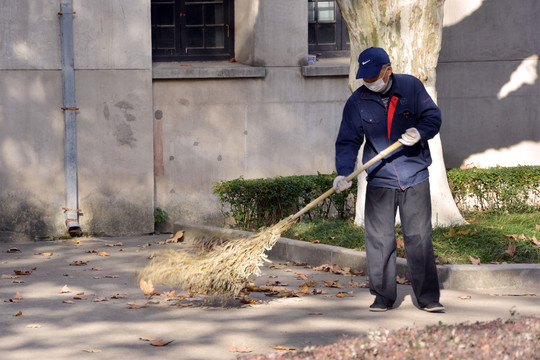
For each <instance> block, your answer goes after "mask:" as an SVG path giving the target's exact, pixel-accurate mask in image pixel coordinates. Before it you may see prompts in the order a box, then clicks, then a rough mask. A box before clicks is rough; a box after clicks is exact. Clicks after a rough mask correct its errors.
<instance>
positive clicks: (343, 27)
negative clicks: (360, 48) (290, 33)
mask: <svg viewBox="0 0 540 360" xmlns="http://www.w3.org/2000/svg"><path fill="white" fill-rule="evenodd" d="M323 1H329V0H308V2H309V3H313V4H314V10H313V11H314V21H309V14H308V51H309V53H310V54H315V55H317V56H319V57H340V56H349V54H350V48H351V45H350V41H349V37H348V32H347V24H346V23H345V20H343V18H342V17H341V11H340V9H339V6H338V4H337V2H336V1H335V0H333V3H334V14H335V19H334V20H333V21H324V20H319V18H318V15H319V12H318V6H319V2H323ZM308 11H309V9H308ZM324 26H334V28H335V33H334V34H335V37H334V40H335V41H334V42H333V43H326V44H325V43H319V38H320V32H321V30H322V28H323V27H324ZM312 40H314V42H312Z"/></svg>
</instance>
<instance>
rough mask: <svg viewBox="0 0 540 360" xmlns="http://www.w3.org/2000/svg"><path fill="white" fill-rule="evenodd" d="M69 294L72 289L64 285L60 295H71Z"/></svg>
mask: <svg viewBox="0 0 540 360" xmlns="http://www.w3.org/2000/svg"><path fill="white" fill-rule="evenodd" d="M69 292H71V289H70V288H68V286H67V285H64V287H63V288H62V289H60V294H64V293H69Z"/></svg>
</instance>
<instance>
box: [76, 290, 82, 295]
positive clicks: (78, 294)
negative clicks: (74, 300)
mask: <svg viewBox="0 0 540 360" xmlns="http://www.w3.org/2000/svg"><path fill="white" fill-rule="evenodd" d="M75 295H84V291H83V292H80V293H77V294H75Z"/></svg>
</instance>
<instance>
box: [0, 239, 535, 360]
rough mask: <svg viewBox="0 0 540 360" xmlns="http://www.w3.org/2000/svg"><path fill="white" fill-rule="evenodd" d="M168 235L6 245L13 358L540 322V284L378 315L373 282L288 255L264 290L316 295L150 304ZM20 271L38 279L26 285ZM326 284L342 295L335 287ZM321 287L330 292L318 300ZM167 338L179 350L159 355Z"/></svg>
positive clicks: (406, 295)
mask: <svg viewBox="0 0 540 360" xmlns="http://www.w3.org/2000/svg"><path fill="white" fill-rule="evenodd" d="M231 234H232V235H235V233H231ZM168 237H169V235H154V236H139V237H129V238H92V239H86V238H83V239H81V241H80V244H79V245H77V244H76V243H75V242H74V241H73V240H70V241H55V242H35V243H15V244H0V274H2V278H1V279H0V299H1V301H2V302H1V303H0V329H1V333H0V334H1V335H0V354H1V358H2V359H5V360H11V359H13V360H15V359H31V358H41V359H71V358H74V357H77V358H83V359H85V358H89V359H90V358H91V359H119V358H121V359H124V358H129V359H153V358H161V359H235V358H237V357H238V356H241V355H245V354H246V353H240V352H234V351H233V350H242V349H249V351H251V352H250V353H249V354H256V353H263V354H266V353H269V352H272V351H276V350H273V348H274V347H275V346H278V345H282V346H284V347H291V348H296V349H302V348H305V347H309V346H314V345H323V344H329V343H333V342H335V341H336V340H338V339H339V338H340V337H341V336H343V335H348V336H362V335H365V334H366V333H368V332H369V331H372V330H377V329H379V328H387V329H398V328H401V327H404V326H425V325H431V324H437V323H439V321H441V322H443V323H446V324H451V323H458V322H466V321H469V322H475V321H487V320H493V319H496V318H507V317H509V316H510V315H511V313H517V314H522V315H531V314H539V313H540V306H539V305H540V297H539V296H540V286H539V284H538V278H536V279H534V282H532V283H531V282H524V283H517V285H518V286H516V287H513V288H509V287H506V286H505V287H504V288H502V289H497V288H490V289H483V290H482V289H475V290H472V289H467V290H462V289H444V290H443V291H442V298H441V302H442V303H443V304H444V305H445V306H446V313H441V314H430V313H426V312H423V311H420V310H418V309H417V308H416V307H415V305H414V301H413V299H412V289H411V287H410V286H409V285H398V289H399V298H398V302H397V304H396V308H395V309H392V310H390V311H387V312H385V313H371V312H369V311H368V309H367V308H368V306H369V305H370V304H371V302H372V301H373V298H372V296H371V295H370V294H369V290H368V289H366V288H363V287H361V285H362V284H363V283H365V281H366V280H367V279H366V277H365V276H354V277H351V276H343V275H337V274H332V273H328V272H322V271H315V270H313V269H312V268H310V267H305V266H302V265H295V264H294V263H293V262H291V261H288V260H294V261H300V260H296V259H287V258H282V257H280V256H279V255H280V254H283V252H282V250H280V246H281V245H277V246H276V248H275V250H273V251H272V252H271V255H272V256H271V257H272V258H274V260H273V262H274V265H272V266H270V267H269V266H265V267H264V268H263V275H262V276H260V277H258V278H257V279H255V283H254V286H255V287H260V286H262V285H266V286H271V285H274V286H278V287H281V288H282V290H283V291H282V293H286V292H292V291H300V290H301V287H300V285H301V284H304V283H306V279H307V281H310V282H312V283H311V284H312V285H314V284H315V283H316V285H315V286H314V287H312V288H310V294H309V295H304V296H301V297H279V296H266V295H265V294H264V293H262V292H252V293H251V294H250V295H249V296H248V298H247V299H248V300H250V301H251V302H252V304H243V303H240V302H239V301H236V302H234V303H233V304H229V306H228V307H224V306H222V305H220V304H211V303H205V302H204V298H203V297H200V296H196V297H195V298H192V299H189V298H187V299H181V298H179V297H178V295H185V294H183V293H178V294H177V296H173V294H169V295H170V296H169V297H167V296H165V295H164V294H165V293H166V292H167V291H169V290H171V289H169V288H166V287H157V289H156V290H157V291H158V292H160V293H161V294H163V295H160V296H154V297H153V298H152V299H151V300H150V301H147V299H146V298H145V296H144V294H143V293H142V291H141V290H140V288H139V285H138V284H137V283H136V281H135V272H136V269H138V268H140V267H142V266H144V265H145V264H146V263H147V261H148V256H149V255H150V254H151V253H152V252H153V251H154V250H156V249H161V248H164V247H181V246H183V245H182V244H168V245H160V244H158V243H159V242H163V241H164V240H166V239H167V238H168ZM280 242H282V240H280ZM278 244H279V242H278ZM113 245H114V246H113ZM10 249H11V252H8V251H9V250H10ZM15 249H17V250H20V251H17V250H15ZM100 252H106V253H108V255H107V256H102V255H106V254H104V253H101V254H100ZM50 253H52V254H50ZM304 261H305V260H304ZM315 265H318V264H315ZM341 266H348V265H347V264H343V265H341ZM34 268H35V270H33V269H34ZM14 270H17V273H19V274H23V273H25V272H27V273H30V274H29V275H16V272H14ZM524 274H529V273H527V272H526V273H524ZM15 276H18V277H15ZM325 280H326V281H327V284H333V285H334V286H339V287H328V286H327V284H325ZM523 284H529V285H528V286H523ZM531 284H532V285H531ZM65 285H67V288H68V289H69V291H70V292H61V291H62V289H64V290H67V289H65V288H64V286H65ZM533 285H534V286H533ZM314 289H315V290H316V291H317V292H322V293H320V294H317V295H314V294H313V290H314ZM338 293H341V294H340V295H338ZM533 295H536V296H533ZM338 296H339V297H338ZM20 297H22V299H21V298H20ZM17 315H18V316H17ZM149 339H154V340H151V341H149ZM157 340H163V342H166V341H170V340H174V341H173V342H172V343H170V344H169V345H167V346H151V345H150V343H151V342H153V341H157Z"/></svg>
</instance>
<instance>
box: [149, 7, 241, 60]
mask: <svg viewBox="0 0 540 360" xmlns="http://www.w3.org/2000/svg"><path fill="white" fill-rule="evenodd" d="M220 4H222V6H223V8H222V12H223V23H212V22H210V21H204V16H206V15H202V17H201V18H202V19H203V20H202V22H201V23H199V24H193V23H192V24H190V23H189V20H188V19H187V16H186V14H187V13H188V11H189V10H187V7H188V6H192V7H196V6H200V7H201V14H205V12H204V11H203V10H208V5H211V6H214V9H216V8H218V7H219V5H220ZM151 7H152V11H151V22H152V60H153V61H154V62H160V61H197V60H199V61H200V60H229V59H231V58H233V57H234V0H151ZM159 7H162V9H161V10H160V11H159V10H158V9H159ZM167 8H168V9H167ZM171 8H172V10H171ZM171 12H172V15H171V14H170V13H171ZM159 21H162V22H160V23H158V22H159ZM163 21H165V22H168V23H163ZM198 29H200V33H201V34H202V38H201V39H204V40H201V41H203V42H205V41H207V39H212V37H208V38H207V37H205V35H206V32H208V31H212V30H213V31H216V32H217V33H219V32H220V31H222V34H223V38H221V39H223V47H211V46H207V45H208V43H204V45H203V46H202V47H194V46H190V45H192V43H193V38H191V39H190V38H189V35H188V32H190V31H192V32H194V31H197V30H198ZM214 29H215V30H214ZM160 32H168V34H167V35H168V39H164V38H163V37H160V36H159V33H160ZM171 38H172V39H171ZM213 39H219V38H218V37H214V38H213ZM167 41H168V44H167V43H166V42H167ZM160 42H161V44H160ZM190 42H191V43H190Z"/></svg>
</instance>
